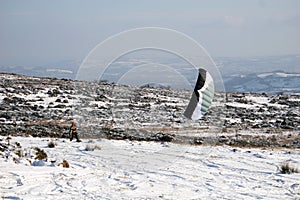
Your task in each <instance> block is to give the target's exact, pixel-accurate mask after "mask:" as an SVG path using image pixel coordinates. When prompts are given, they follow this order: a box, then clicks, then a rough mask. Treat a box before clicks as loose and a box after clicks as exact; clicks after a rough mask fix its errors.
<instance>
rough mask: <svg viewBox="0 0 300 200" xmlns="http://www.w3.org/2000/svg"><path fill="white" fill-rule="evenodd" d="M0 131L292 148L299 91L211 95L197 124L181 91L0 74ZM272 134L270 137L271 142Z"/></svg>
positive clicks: (296, 138)
mask: <svg viewBox="0 0 300 200" xmlns="http://www.w3.org/2000/svg"><path fill="white" fill-rule="evenodd" d="M0 78H1V79H0V134H1V135H24V136H27V135H32V136H36V137H68V132H69V125H70V122H71V121H75V122H76V123H77V126H78V131H79V133H80V136H81V137H105V138H109V139H128V140H146V141H160V142H184V143H190V144H196V145H200V144H202V145H203V144H227V145H237V146H278V147H282V146H283V147H297V148H299V146H300V145H299V142H297V141H299V130H300V124H299V121H300V117H299V116H300V97H299V96H298V95H283V94H282V95H280V94H277V95H271V94H243V93H227V94H224V93H217V94H216V95H215V98H214V101H213V104H212V107H211V108H210V109H209V111H208V113H207V114H206V115H205V116H204V117H203V118H202V119H200V120H198V121H189V120H187V119H185V118H184V117H183V116H182V113H183V112H184V110H185V107H186V106H187V104H188V101H189V99H190V96H191V91H188V90H172V89H170V88H152V87H141V88H138V87H129V86H123V85H117V84H109V83H106V82H100V83H96V82H80V81H72V80H67V79H52V78H38V77H26V76H20V75H13V74H0ZM274 137H275V139H274Z"/></svg>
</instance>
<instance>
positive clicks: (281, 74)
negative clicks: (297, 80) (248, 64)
mask: <svg viewBox="0 0 300 200" xmlns="http://www.w3.org/2000/svg"><path fill="white" fill-rule="evenodd" d="M272 75H275V76H279V77H283V78H286V77H298V76H300V74H298V73H294V74H293V73H284V72H276V73H274V72H268V73H262V74H258V75H257V77H259V78H266V77H267V76H272Z"/></svg>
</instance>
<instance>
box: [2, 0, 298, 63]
mask: <svg viewBox="0 0 300 200" xmlns="http://www.w3.org/2000/svg"><path fill="white" fill-rule="evenodd" d="M140 27H163V28H169V29H174V30H177V31H179V32H182V33H184V34H187V35H188V36H190V37H192V38H193V39H195V40H196V41H197V42H198V43H200V44H201V45H202V46H203V47H204V48H205V49H206V50H207V51H208V52H209V54H210V55H211V56H212V57H251V56H269V55H286V54H299V53H300V39H299V35H300V1H299V0H226V1H224V0H207V1H204V0H186V1H183V0H159V1H158V0H151V1H148V0H124V1H121V0H120V1H116V0H107V1H104V0H81V1H79V0H49V1H46V0H26V1H22V0H0V66H3V65H5V66H38V65H45V64H47V63H54V62H59V61H60V60H82V59H84V58H85V56H86V55H87V54H88V53H89V52H90V50H92V49H93V48H94V47H95V46H96V45H97V44H98V43H100V42H102V41H103V40H105V39H106V38H108V37H110V36H112V35H114V34H117V33H119V32H121V31H125V30H128V29H133V28H140ZM174 42H176V41H174Z"/></svg>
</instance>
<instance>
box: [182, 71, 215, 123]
mask: <svg viewBox="0 0 300 200" xmlns="http://www.w3.org/2000/svg"><path fill="white" fill-rule="evenodd" d="M214 93H215V87H214V82H213V79H212V77H211V75H210V74H209V73H208V72H207V71H206V70H204V69H201V68H200V69H199V74H198V79H197V83H196V86H195V89H194V92H193V94H192V98H191V100H190V102H189V104H188V106H187V108H186V110H185V112H184V114H183V115H184V116H185V117H187V118H189V119H192V120H198V119H200V118H201V117H202V116H203V115H204V114H205V113H206V112H207V110H208V108H209V107H210V105H211V102H212V100H213V97H214Z"/></svg>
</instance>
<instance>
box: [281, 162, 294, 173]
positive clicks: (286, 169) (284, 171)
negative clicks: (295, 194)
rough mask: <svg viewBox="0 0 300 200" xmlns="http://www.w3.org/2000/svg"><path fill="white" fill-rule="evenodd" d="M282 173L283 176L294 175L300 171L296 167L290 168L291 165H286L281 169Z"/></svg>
mask: <svg viewBox="0 0 300 200" xmlns="http://www.w3.org/2000/svg"><path fill="white" fill-rule="evenodd" d="M279 171H280V173H282V174H292V173H299V170H298V169H297V168H295V167H292V166H290V164H289V163H284V164H282V165H281V166H280V168H279Z"/></svg>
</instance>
